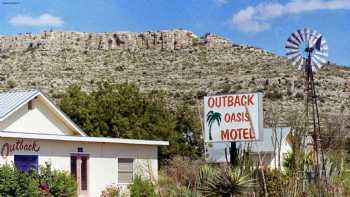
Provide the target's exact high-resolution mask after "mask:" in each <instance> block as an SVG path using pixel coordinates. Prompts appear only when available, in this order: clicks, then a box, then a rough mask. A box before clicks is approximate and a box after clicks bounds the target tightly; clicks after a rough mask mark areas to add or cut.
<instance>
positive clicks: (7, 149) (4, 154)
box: [1, 143, 10, 159]
mask: <svg viewBox="0 0 350 197" xmlns="http://www.w3.org/2000/svg"><path fill="white" fill-rule="evenodd" d="M9 154H10V145H9V144H8V143H5V144H4V145H2V148H1V155H2V157H3V158H4V159H5V158H6V157H7V156H9Z"/></svg>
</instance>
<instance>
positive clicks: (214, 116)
mask: <svg viewBox="0 0 350 197" xmlns="http://www.w3.org/2000/svg"><path fill="white" fill-rule="evenodd" d="M215 121H216V122H217V123H218V126H220V123H221V114H220V113H219V112H214V111H209V112H208V113H207V123H208V126H209V140H212V139H213V137H212V135H211V127H212V126H213V123H214V122H215Z"/></svg>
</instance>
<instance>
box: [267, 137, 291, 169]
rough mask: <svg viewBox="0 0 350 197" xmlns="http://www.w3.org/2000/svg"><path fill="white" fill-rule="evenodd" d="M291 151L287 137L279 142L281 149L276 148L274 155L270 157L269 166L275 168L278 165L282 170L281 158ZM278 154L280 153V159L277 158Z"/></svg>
mask: <svg viewBox="0 0 350 197" xmlns="http://www.w3.org/2000/svg"><path fill="white" fill-rule="evenodd" d="M291 151H292V147H291V145H290V144H289V143H288V140H287V139H285V140H283V142H282V144H281V151H278V149H277V150H276V157H272V159H271V162H270V164H269V167H270V168H273V169H275V168H278V167H279V165H280V166H281V170H282V171H284V170H285V169H284V168H283V160H284V158H285V155H286V154H287V153H288V152H291ZM278 154H280V160H278ZM279 162H280V164H279Z"/></svg>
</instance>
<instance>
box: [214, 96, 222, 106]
mask: <svg viewBox="0 0 350 197" xmlns="http://www.w3.org/2000/svg"><path fill="white" fill-rule="evenodd" d="M215 106H216V107H221V97H215Z"/></svg>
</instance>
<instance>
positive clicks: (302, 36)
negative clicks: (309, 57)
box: [297, 29, 305, 42]
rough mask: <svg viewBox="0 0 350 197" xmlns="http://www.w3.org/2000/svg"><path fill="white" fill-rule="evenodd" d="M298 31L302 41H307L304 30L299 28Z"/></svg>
mask: <svg viewBox="0 0 350 197" xmlns="http://www.w3.org/2000/svg"><path fill="white" fill-rule="evenodd" d="M297 32H298V35H299V37H300V39H301V41H302V42H305V37H304V34H303V32H302V30H300V29H298V31H297Z"/></svg>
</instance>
